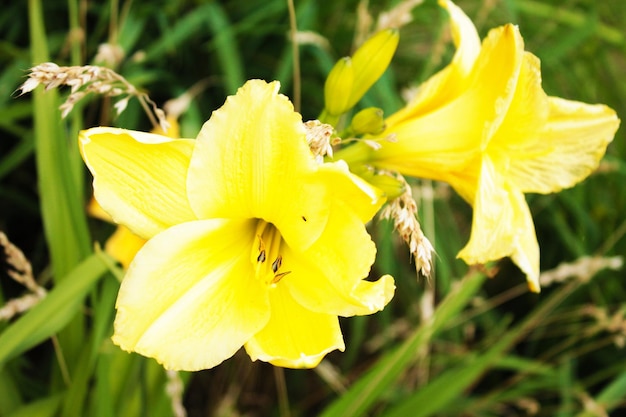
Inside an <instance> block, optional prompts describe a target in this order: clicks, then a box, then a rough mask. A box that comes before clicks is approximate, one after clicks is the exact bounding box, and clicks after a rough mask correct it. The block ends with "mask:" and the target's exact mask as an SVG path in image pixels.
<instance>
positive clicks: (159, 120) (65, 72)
mask: <svg viewBox="0 0 626 417" xmlns="http://www.w3.org/2000/svg"><path fill="white" fill-rule="evenodd" d="M40 84H42V85H43V86H44V87H45V89H46V90H50V89H53V88H57V87H60V86H67V87H70V95H69V96H68V97H67V99H66V100H65V102H64V103H63V104H61V106H60V110H61V116H62V117H63V118H65V117H66V116H67V115H68V114H69V113H70V112H71V111H72V109H73V108H74V105H76V103H78V102H79V101H81V100H82V99H83V98H85V97H86V96H87V95H89V94H90V93H93V94H98V95H103V96H108V97H120V96H121V97H122V98H121V99H120V100H118V101H117V103H115V105H114V107H115V110H116V111H117V114H118V115H119V114H121V113H122V112H123V111H124V110H125V109H126V106H127V105H128V101H129V100H130V99H131V97H136V98H137V100H139V103H140V104H141V106H142V107H143V109H144V111H145V112H146V114H147V115H148V117H149V118H150V121H151V122H152V124H153V125H154V126H155V127H157V126H160V127H161V129H162V130H163V131H167V128H168V127H169V123H168V122H167V120H166V118H165V112H164V111H163V110H161V109H160V108H159V107H158V106H157V105H156V103H155V102H154V101H152V100H151V99H150V97H148V95H147V94H146V93H143V92H141V91H139V90H138V89H137V88H135V86H133V85H132V84H131V83H129V82H128V81H127V80H126V79H125V78H124V77H122V76H121V75H119V74H118V73H116V72H115V71H113V70H112V69H110V68H106V67H100V66H96V65H84V66H72V67H61V66H58V65H57V64H55V63H53V62H45V63H43V64H40V65H37V66H35V67H33V68H31V69H30V73H29V74H28V79H27V80H26V81H25V82H24V83H23V84H22V85H21V86H20V87H19V88H18V90H19V91H20V93H19V95H20V96H21V95H23V94H26V93H29V92H31V91H33V90H34V89H35V88H37V86H39V85H40Z"/></svg>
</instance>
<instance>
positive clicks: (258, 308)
mask: <svg viewBox="0 0 626 417" xmlns="http://www.w3.org/2000/svg"><path fill="white" fill-rule="evenodd" d="M253 241H254V228H253V227H251V221H249V220H248V221H234V220H200V221H193V222H188V223H183V224H180V225H177V226H173V227H171V228H169V229H167V230H166V231H164V232H162V233H160V234H158V235H157V236H155V237H154V238H152V239H151V240H150V241H148V242H147V243H146V245H145V246H144V247H143V249H141V251H139V253H138V254H137V256H136V257H135V260H134V261H133V263H132V264H131V266H130V268H129V269H128V272H127V275H126V277H125V278H124V280H123V281H122V286H121V288H120V292H119V295H118V300H117V306H116V307H117V310H118V312H117V316H116V319H115V334H114V335H113V341H114V342H115V343H116V344H118V345H120V347H121V348H122V349H124V350H129V351H135V352H138V353H140V354H142V355H145V356H149V357H154V358H155V359H156V360H157V361H159V362H160V363H162V364H163V366H165V367H166V368H168V369H178V370H189V371H193V370H199V369H206V368H211V367H213V366H215V365H218V364H219V363H221V362H222V361H223V360H225V359H227V358H229V357H230V356H232V355H233V354H234V353H235V352H236V351H237V350H238V349H239V348H240V347H241V346H243V344H244V343H245V342H246V341H247V340H249V339H250V337H252V335H253V334H255V333H256V332H257V331H259V330H260V329H261V328H263V327H264V326H265V325H266V323H267V321H268V320H269V314H270V308H269V300H268V295H267V289H266V286H265V285H264V284H263V283H262V282H261V281H259V280H256V279H255V275H254V271H253V268H252V265H251V264H250V258H249V256H250V253H249V252H246V251H243V250H241V248H242V244H243V246H244V247H245V246H246V245H247V247H251V245H252V244H253Z"/></svg>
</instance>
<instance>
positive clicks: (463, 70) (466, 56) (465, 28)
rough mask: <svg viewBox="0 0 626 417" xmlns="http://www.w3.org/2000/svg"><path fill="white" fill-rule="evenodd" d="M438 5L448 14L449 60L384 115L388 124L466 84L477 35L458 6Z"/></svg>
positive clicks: (435, 104)
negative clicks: (402, 103) (451, 51)
mask: <svg viewBox="0 0 626 417" xmlns="http://www.w3.org/2000/svg"><path fill="white" fill-rule="evenodd" d="M439 5H440V6H441V7H443V8H444V9H446V10H447V11H448V13H449V14H450V31H451V32H452V40H453V41H454V45H455V46H456V52H455V53H454V57H453V58H452V62H451V63H450V64H449V65H447V66H446V67H445V68H444V69H442V70H441V71H439V72H438V73H437V74H435V75H434V76H432V77H431V78H429V79H428V80H427V81H426V82H424V83H423V84H421V85H420V86H419V90H418V92H417V94H416V96H415V97H414V98H413V99H412V100H411V102H410V103H408V104H407V106H406V107H405V108H403V109H402V110H400V111H398V112H396V113H394V114H393V115H392V116H391V117H389V118H388V119H387V121H386V122H387V125H388V126H390V125H391V126H392V125H396V124H399V123H402V122H403V121H405V120H407V119H410V118H415V117H419V116H420V115H422V114H426V113H429V112H431V111H433V110H436V109H438V108H440V107H442V106H444V105H445V104H446V103H449V102H450V101H452V100H454V99H455V98H457V97H458V96H459V95H460V94H461V93H462V92H463V91H464V90H465V89H467V87H468V85H469V84H468V78H469V75H470V72H471V70H472V67H473V65H474V63H475V61H476V59H477V57H478V54H479V52H480V43H481V42H480V37H479V36H478V32H477V31H476V27H474V24H473V23H472V21H471V20H470V19H469V17H467V15H466V14H465V13H464V12H463V10H461V9H460V8H459V7H458V6H456V5H455V4H454V3H452V2H451V1H449V0H439Z"/></svg>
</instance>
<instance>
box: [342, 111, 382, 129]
mask: <svg viewBox="0 0 626 417" xmlns="http://www.w3.org/2000/svg"><path fill="white" fill-rule="evenodd" d="M350 130H351V131H352V132H353V133H354V134H355V135H366V134H370V135H377V134H379V133H381V132H382V131H383V130H385V119H384V115H383V110H382V109H379V108H378V107H368V108H366V109H363V110H361V111H360V112H358V113H357V114H355V115H354V117H353V118H352V122H351V124H350Z"/></svg>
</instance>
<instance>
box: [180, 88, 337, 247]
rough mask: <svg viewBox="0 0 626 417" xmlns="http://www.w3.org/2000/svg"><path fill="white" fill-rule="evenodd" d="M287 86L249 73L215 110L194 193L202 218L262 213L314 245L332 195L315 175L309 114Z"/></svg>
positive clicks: (191, 184) (193, 167) (200, 150)
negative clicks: (298, 107)
mask: <svg viewBox="0 0 626 417" xmlns="http://www.w3.org/2000/svg"><path fill="white" fill-rule="evenodd" d="M279 87H280V85H279V83H278V82H272V83H269V84H268V83H265V82H264V81H260V80H252V81H248V82H247V83H246V84H245V85H244V86H243V87H242V88H240V89H239V91H238V93H237V95H235V96H231V97H229V98H228V99H227V100H226V103H225V104H224V106H223V107H222V108H221V109H219V110H217V111H215V112H214V113H213V115H212V116H211V119H210V120H209V121H208V122H206V123H205V125H204V126H203V127H202V130H201V132H200V134H199V136H198V139H197V144H196V148H195V150H194V153H193V156H192V158H191V164H190V167H189V178H188V181H187V187H188V190H189V199H190V202H191V206H192V207H193V210H194V212H195V213H196V214H197V216H198V217H199V218H211V217H230V218H251V217H256V218H262V219H265V220H267V221H269V222H272V223H273V224H274V225H275V226H276V227H278V228H279V229H280V230H281V233H282V234H283V237H284V238H285V240H287V241H288V242H289V243H290V244H292V245H296V246H301V247H306V246H308V245H310V244H311V243H313V242H314V241H315V239H317V237H318V236H319V234H320V233H321V232H322V230H323V228H324V225H325V224H326V220H327V218H328V207H329V204H328V198H329V196H328V195H327V191H326V187H325V186H324V185H323V184H319V181H318V180H317V179H316V178H314V176H313V175H312V174H314V173H315V171H316V170H317V166H318V165H317V164H316V163H315V161H314V158H313V156H312V155H311V152H310V150H309V148H308V145H307V143H306V137H305V130H304V125H303V123H302V120H301V117H300V115H299V114H298V113H295V112H294V110H293V106H292V104H291V103H290V102H289V100H288V99H287V97H285V96H283V95H282V94H278V89H279ZM225 138H227V139H225ZM311 195H315V198H310V197H311ZM303 218H304V219H306V220H302V219H303Z"/></svg>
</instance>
